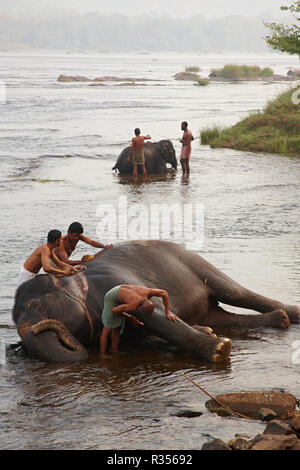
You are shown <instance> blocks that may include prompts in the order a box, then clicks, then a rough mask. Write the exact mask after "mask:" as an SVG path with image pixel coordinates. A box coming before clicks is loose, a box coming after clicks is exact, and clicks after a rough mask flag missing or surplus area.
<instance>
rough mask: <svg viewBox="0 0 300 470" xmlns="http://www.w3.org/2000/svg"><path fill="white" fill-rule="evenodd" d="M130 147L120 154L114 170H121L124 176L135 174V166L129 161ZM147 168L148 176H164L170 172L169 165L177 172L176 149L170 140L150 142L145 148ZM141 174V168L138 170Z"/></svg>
mask: <svg viewBox="0 0 300 470" xmlns="http://www.w3.org/2000/svg"><path fill="white" fill-rule="evenodd" d="M129 149H130V147H126V148H125V149H124V150H122V152H121V153H120V155H119V157H118V160H117V162H116V164H115V166H114V167H113V170H119V172H120V174H122V175H129V174H131V175H132V173H133V165H132V163H131V162H129V161H128V155H129ZM144 154H145V166H146V170H147V173H148V174H153V175H155V174H163V173H166V172H167V171H168V168H167V163H170V164H171V165H172V168H174V169H175V170H177V158H176V154H175V149H174V147H173V144H172V142H171V141H170V140H160V141H159V142H153V143H152V142H148V143H146V144H145V147H144ZM138 171H139V172H141V168H138Z"/></svg>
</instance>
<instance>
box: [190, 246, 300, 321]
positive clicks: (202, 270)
mask: <svg viewBox="0 0 300 470" xmlns="http://www.w3.org/2000/svg"><path fill="white" fill-rule="evenodd" d="M185 260H186V262H187V263H188V266H189V267H190V269H192V270H193V271H194V272H195V274H196V275H197V276H198V277H199V279H200V280H201V281H202V282H205V283H206V284H207V286H208V287H209V288H210V289H211V292H212V294H213V295H214V297H215V298H216V299H217V300H218V301H219V302H222V303H224V304H228V305H234V306H235V307H241V308H247V309H251V310H255V311H257V312H260V313H268V312H272V311H274V310H277V309H282V310H284V311H285V312H286V313H287V315H288V317H289V319H290V321H291V322H292V323H300V307H298V306H294V305H285V304H283V303H281V302H278V301H277V300H273V299H270V298H268V297H264V296H263V295H260V294H257V293H256V292H253V291H251V290H249V289H246V288H245V287H243V286H242V285H240V284H238V283H237V282H235V281H234V280H233V279H231V278H230V277H229V276H227V275H226V274H224V273H223V272H221V271H219V270H218V269H217V268H216V267H215V266H213V265H212V264H210V263H208V262H207V261H206V260H205V259H204V258H202V257H201V256H197V257H195V255H194V253H192V252H189V251H187V252H186V253H185Z"/></svg>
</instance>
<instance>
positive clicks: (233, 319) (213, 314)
mask: <svg viewBox="0 0 300 470" xmlns="http://www.w3.org/2000/svg"><path fill="white" fill-rule="evenodd" d="M205 325H208V326H211V327H216V326H241V327H246V328H258V327H261V326H262V327H270V328H289V326H290V320H289V317H288V315H287V314H286V312H285V311H284V310H283V309H277V310H274V311H272V312H268V313H265V314H264V315H243V314H236V313H230V312H227V311H226V310H224V309H223V308H222V307H219V306H216V307H212V308H211V309H210V310H209V312H208V314H207V318H205Z"/></svg>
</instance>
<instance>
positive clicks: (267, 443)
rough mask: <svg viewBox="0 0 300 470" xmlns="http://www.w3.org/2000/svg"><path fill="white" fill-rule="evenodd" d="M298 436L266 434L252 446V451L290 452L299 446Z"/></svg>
mask: <svg viewBox="0 0 300 470" xmlns="http://www.w3.org/2000/svg"><path fill="white" fill-rule="evenodd" d="M297 441H298V439H297V436H296V435H295V434H290V435H288V436H284V435H278V434H264V435H262V436H261V439H260V440H259V441H258V442H256V444H254V445H253V446H252V449H251V450H288V449H291V448H292V447H294V446H295V445H296V444H297Z"/></svg>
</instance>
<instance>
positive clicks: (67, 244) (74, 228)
mask: <svg viewBox="0 0 300 470" xmlns="http://www.w3.org/2000/svg"><path fill="white" fill-rule="evenodd" d="M79 240H81V241H82V242H84V243H87V244H88V245H91V246H94V247H95V248H103V249H107V248H111V247H112V245H103V243H99V242H97V241H95V240H92V239H91V238H89V237H87V236H86V235H84V234H83V226H82V225H81V223H79V222H73V223H72V224H71V225H70V227H69V228H68V233H67V235H64V236H63V237H62V239H61V243H60V245H59V246H57V247H56V248H55V249H54V258H58V259H59V260H60V261H62V262H64V263H66V264H68V265H70V266H77V265H78V266H77V267H78V268H79V269H83V268H84V266H82V265H81V263H85V262H86V261H88V259H90V258H91V256H90V255H84V256H83V257H82V258H81V259H80V260H71V259H69V257H70V256H71V254H72V253H73V251H74V250H75V248H76V246H77V243H78V242H79Z"/></svg>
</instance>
